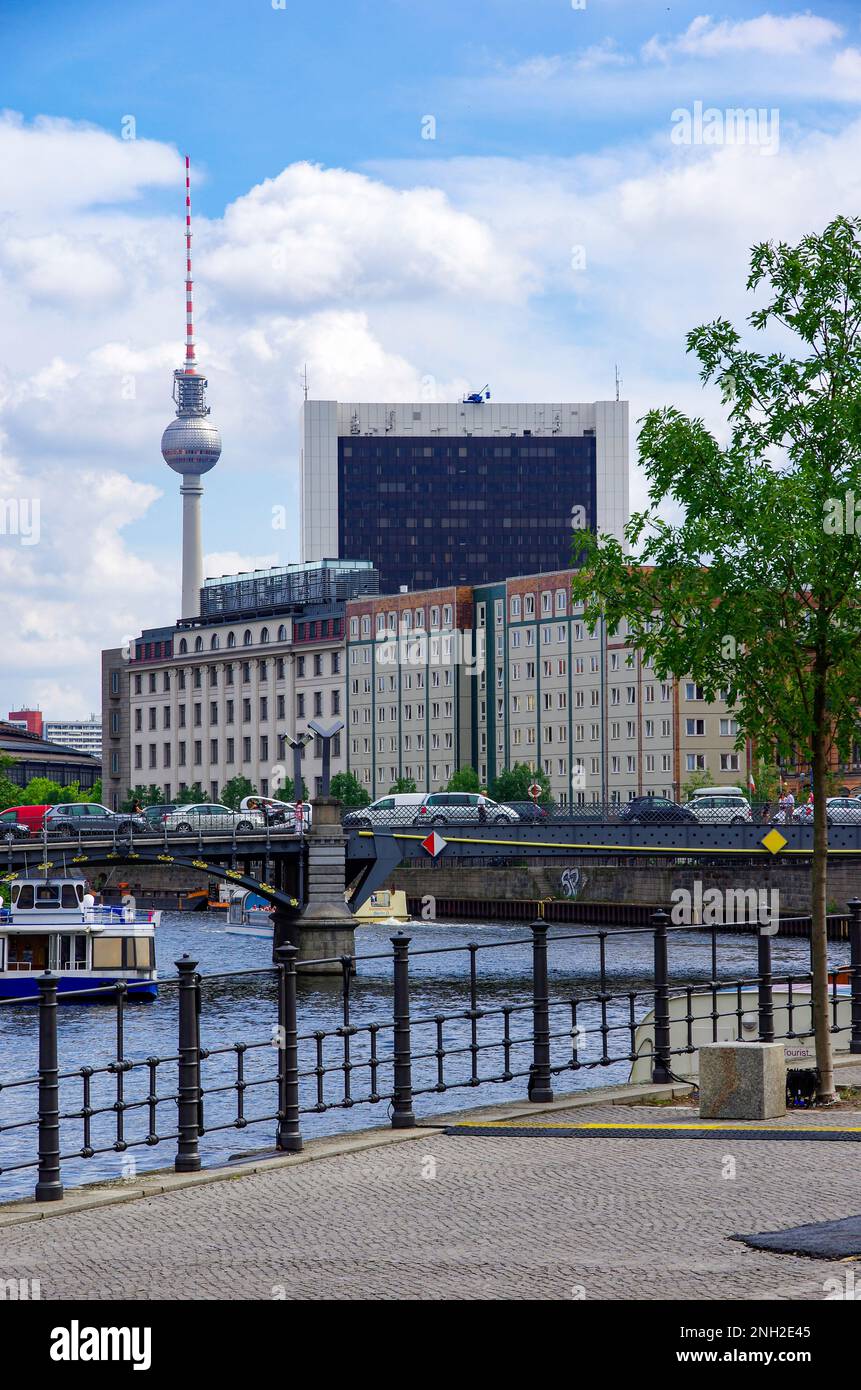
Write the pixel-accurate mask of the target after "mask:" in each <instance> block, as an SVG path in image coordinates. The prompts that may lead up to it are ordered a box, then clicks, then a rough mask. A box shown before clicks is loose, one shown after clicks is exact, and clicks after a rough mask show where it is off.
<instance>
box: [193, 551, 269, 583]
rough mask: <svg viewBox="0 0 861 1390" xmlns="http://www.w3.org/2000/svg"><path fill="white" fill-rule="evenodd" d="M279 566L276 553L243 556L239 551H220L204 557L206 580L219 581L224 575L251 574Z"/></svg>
mask: <svg viewBox="0 0 861 1390" xmlns="http://www.w3.org/2000/svg"><path fill="white" fill-rule="evenodd" d="M277 564H278V556H277V555H276V554H275V553H274V551H273V552H272V553H271V554H269V555H243V554H241V553H240V551H238V550H218V551H213V553H212V554H211V555H205V556H204V557H203V573H204V577H205V578H206V579H219V578H220V577H221V576H222V575H224V574H250V573H251V571H252V570H265V569H271V567H272V566H273V565H277Z"/></svg>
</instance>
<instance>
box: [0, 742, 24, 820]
mask: <svg viewBox="0 0 861 1390" xmlns="http://www.w3.org/2000/svg"><path fill="white" fill-rule="evenodd" d="M14 766H15V759H14V758H10V757H9V755H8V754H7V753H0V811H5V810H7V808H8V807H9V806H22V805H23V802H22V801H21V799H20V797H21V788H20V787H19V786H16V784H15V783H14V782H13V781H12V780H11V778H10V777H7V776H6V774H7V772H10V771H11V769H12V768H13V767H14Z"/></svg>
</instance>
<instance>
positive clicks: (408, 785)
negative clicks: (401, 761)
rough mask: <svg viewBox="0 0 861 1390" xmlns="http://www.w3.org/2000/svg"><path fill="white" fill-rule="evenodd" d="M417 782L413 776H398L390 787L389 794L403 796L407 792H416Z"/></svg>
mask: <svg viewBox="0 0 861 1390" xmlns="http://www.w3.org/2000/svg"><path fill="white" fill-rule="evenodd" d="M415 790H416V784H415V782H414V781H413V779H412V777H398V778H396V780H395V781H394V782H393V783H392V785H391V786H390V787H389V796H403V795H405V794H406V793H407V792H414V791H415Z"/></svg>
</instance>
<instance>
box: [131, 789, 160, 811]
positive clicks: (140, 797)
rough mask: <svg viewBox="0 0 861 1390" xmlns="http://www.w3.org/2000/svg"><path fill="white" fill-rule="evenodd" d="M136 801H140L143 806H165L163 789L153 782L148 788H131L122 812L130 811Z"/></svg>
mask: <svg viewBox="0 0 861 1390" xmlns="http://www.w3.org/2000/svg"><path fill="white" fill-rule="evenodd" d="M135 801H139V802H140V804H141V806H163V805H164V794H163V793H162V790H161V788H160V787H157V786H155V785H154V783H152V782H151V783H150V785H149V786H148V787H144V786H137V787H131V788H130V789H129V794H128V796H127V797H126V799H125V801H124V802H123V803H122V805H121V806H120V810H121V811H130V810H131V809H132V805H133V804H134V802H135Z"/></svg>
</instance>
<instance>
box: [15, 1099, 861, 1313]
mask: <svg viewBox="0 0 861 1390" xmlns="http://www.w3.org/2000/svg"><path fill="white" fill-rule="evenodd" d="M680 1118H691V1113H690V1111H689V1110H688V1111H684V1112H682V1111H678V1110H673V1109H670V1108H668V1107H663V1106H662V1107H654V1108H652V1107H645V1106H622V1105H612V1106H610V1105H604V1106H593V1107H590V1108H589V1109H588V1111H584V1110H582V1109H580V1110H578V1111H576V1112H570V1113H569V1112H564V1111H560V1112H556V1113H554V1114H552V1115H546V1114H545V1115H543V1116H536V1119H535V1121H534V1123H536V1124H538V1123H541V1122H542V1121H544V1122H545V1123H550V1122H552V1123H554V1124H564V1123H566V1121H568V1120H570V1121H572V1122H577V1121H581V1122H582V1121H583V1120H586V1119H588V1120H589V1121H596V1120H606V1121H613V1122H617V1123H618V1122H620V1121H636V1122H639V1123H644V1122H648V1121H649V1120H653V1121H655V1122H661V1121H663V1122H667V1121H671V1120H673V1119H680ZM812 1118H816V1117H812ZM818 1118H819V1122H822V1120H823V1117H822V1116H820V1117H818ZM810 1119H811V1117H804V1119H803V1120H802V1122H805V1123H809V1122H810ZM827 1122H828V1123H843V1124H847V1125H849V1124H859V1123H861V1117H859V1116H858V1115H856V1114H851V1113H847V1112H842V1113H831V1114H830V1115H829V1116H828V1119H827ZM859 1160H861V1148H859V1146H858V1145H857V1144H855V1143H846V1144H839V1143H838V1144H835V1143H823V1144H815V1143H811V1142H809V1141H782V1140H781V1141H779V1142H774V1141H772V1142H769V1141H765V1140H764V1141H745V1142H743V1143H738V1144H735V1145H734V1144H733V1142H732V1140H699V1139H689V1138H685V1139H681V1140H673V1139H639V1138H635V1139H629V1138H624V1139H616V1138H595V1139H569V1138H562V1137H560V1136H555V1137H554V1136H553V1133H552V1130H548V1132H547V1134H546V1136H542V1137H541V1138H535V1139H532V1138H515V1137H512V1136H506V1135H504V1134H502V1135H500V1136H498V1137H497V1136H494V1137H492V1138H482V1137H472V1138H462V1137H454V1136H452V1137H446V1136H444V1135H442V1134H441V1133H439V1132H438V1131H432V1130H428V1131H425V1132H423V1133H421V1134H420V1135H419V1136H418V1137H417V1138H416V1140H415V1141H414V1142H412V1141H410V1142H406V1143H399V1144H392V1145H382V1146H380V1147H377V1148H371V1149H365V1150H364V1151H361V1152H356V1153H348V1154H342V1155H338V1156H331V1157H325V1158H320V1159H318V1160H316V1161H314V1162H309V1163H305V1164H302V1165H300V1166H296V1167H288V1168H280V1169H273V1170H270V1171H268V1172H263V1173H258V1174H255V1175H252V1176H247V1177H241V1178H236V1179H234V1180H232V1181H223V1182H215V1183H211V1184H206V1185H202V1186H200V1187H196V1188H190V1189H187V1190H183V1191H177V1192H173V1193H169V1194H166V1195H164V1196H159V1197H154V1198H148V1199H142V1200H139V1201H134V1202H128V1203H124V1204H121V1205H116V1206H109V1207H102V1208H98V1209H92V1210H89V1211H82V1212H77V1213H69V1214H66V1215H62V1216H56V1217H51V1218H50V1219H47V1220H45V1221H40V1222H36V1223H32V1224H28V1225H20V1226H12V1227H8V1228H6V1229H5V1230H2V1231H0V1279H7V1278H16V1279H19V1278H37V1279H39V1280H40V1281H41V1290H42V1297H43V1298H47V1299H50V1298H74V1299H79V1298H84V1299H102V1298H107V1299H112V1298H134V1299H176V1298H181V1299H182V1298H194V1299H218V1298H238V1299H271V1298H277V1297H286V1298H303V1299H312V1298H327V1297H328V1298H335V1299H385V1298H411V1299H445V1298H463V1299H562V1300H564V1299H572V1298H575V1297H585V1298H586V1299H590V1298H597V1299H664V1298H688V1299H733V1298H754V1299H822V1298H823V1297H824V1290H823V1283H824V1281H825V1280H826V1279H833V1278H834V1277H835V1276H836V1277H838V1278H840V1279H841V1280H842V1279H843V1278H844V1276H845V1270H846V1268H847V1266H846V1265H842V1264H834V1263H830V1262H828V1261H820V1260H809V1259H803V1258H799V1257H796V1256H788V1255H770V1254H765V1253H762V1252H758V1251H753V1250H749V1249H748V1248H747V1247H746V1246H744V1245H742V1244H740V1243H739V1242H737V1241H731V1240H728V1239H727V1237H728V1236H729V1235H731V1234H732V1233H733V1232H756V1231H765V1230H773V1229H777V1228H782V1227H788V1226H794V1225H799V1224H801V1223H802V1222H806V1221H816V1220H826V1219H832V1218H839V1217H843V1216H849V1215H853V1214H855V1213H857V1212H858V1210H859V1207H861V1194H859V1185H858V1168H859ZM431 1171H435V1176H432V1177H431V1176H428V1174H429V1173H430V1172H431ZM733 1171H734V1173H735V1176H730V1174H731V1173H732V1172H733ZM850 1268H851V1266H850Z"/></svg>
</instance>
